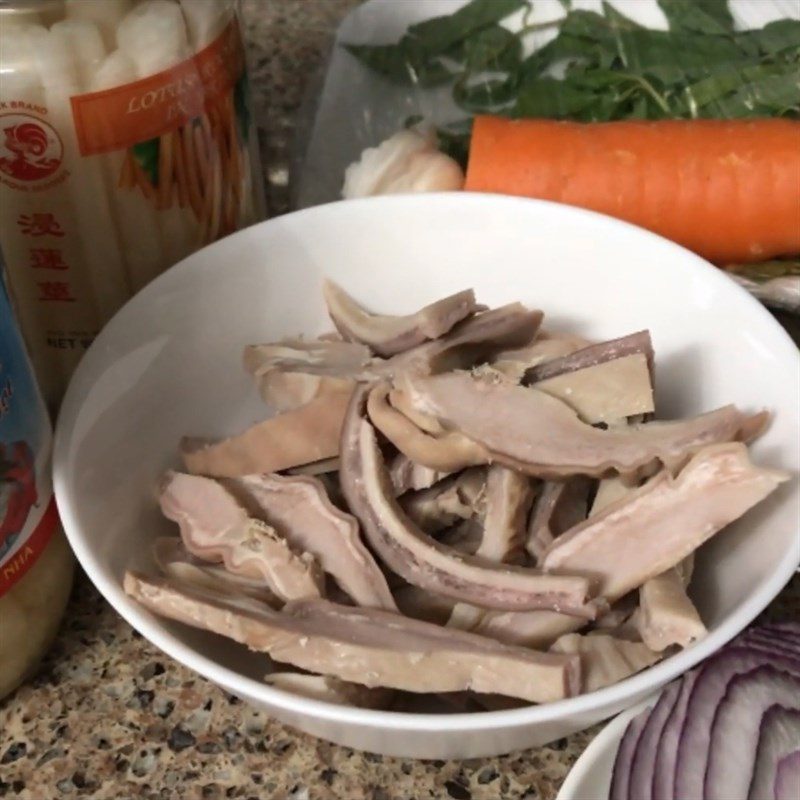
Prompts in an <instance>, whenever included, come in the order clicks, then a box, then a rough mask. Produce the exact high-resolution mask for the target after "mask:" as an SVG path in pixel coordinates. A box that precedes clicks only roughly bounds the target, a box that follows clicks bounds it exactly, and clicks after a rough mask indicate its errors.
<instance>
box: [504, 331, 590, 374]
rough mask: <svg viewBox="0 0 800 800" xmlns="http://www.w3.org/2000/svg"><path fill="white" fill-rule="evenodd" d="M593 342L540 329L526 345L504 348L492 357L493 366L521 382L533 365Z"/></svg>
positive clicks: (572, 351) (565, 354)
mask: <svg viewBox="0 0 800 800" xmlns="http://www.w3.org/2000/svg"><path fill="white" fill-rule="evenodd" d="M590 344H591V342H589V341H588V340H587V339H583V338H582V337H580V336H573V335H571V334H561V333H550V332H547V331H543V330H541V331H539V333H538V336H537V337H536V339H535V340H534V341H533V342H531V343H530V344H528V345H526V346H525V347H521V348H518V349H516V350H504V351H502V352H501V353H498V354H497V355H496V356H495V357H494V358H493V359H492V366H493V367H494V368H495V369H496V370H498V371H499V372H502V373H503V374H504V375H506V376H507V377H508V378H511V380H513V381H514V382H515V383H519V382H520V381H521V380H522V378H523V376H524V375H525V373H526V372H527V371H528V370H529V369H531V368H532V367H536V366H538V365H539V364H544V363H546V362H548V361H552V360H553V359H556V358H561V357H562V356H567V355H569V354H570V353H574V352H575V351H576V350H581V349H582V348H584V347H588V346H589V345H590Z"/></svg>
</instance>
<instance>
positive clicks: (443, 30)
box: [404, 0, 528, 55]
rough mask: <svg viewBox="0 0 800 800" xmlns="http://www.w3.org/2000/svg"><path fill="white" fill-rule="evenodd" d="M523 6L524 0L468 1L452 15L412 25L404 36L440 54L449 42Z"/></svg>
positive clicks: (457, 41)
mask: <svg viewBox="0 0 800 800" xmlns="http://www.w3.org/2000/svg"><path fill="white" fill-rule="evenodd" d="M527 5H528V3H527V2H526V0H472V2H471V3H467V4H466V5H465V6H462V7H461V8H460V9H459V10H458V11H456V12H455V13H454V14H450V15H449V16H445V17H433V18H432V19H426V20H425V21H424V22H418V23H417V24H416V25H412V26H411V27H409V29H408V31H407V32H406V37H407V38H408V40H409V41H411V42H413V46H414V47H415V48H418V49H420V50H422V51H424V52H425V53H427V54H430V55H441V54H442V53H444V52H445V51H446V50H448V49H449V48H450V47H452V46H453V45H455V44H458V43H459V42H462V41H464V40H465V39H466V38H467V37H469V36H471V35H472V34H474V33H476V32H478V31H480V30H482V29H483V28H485V27H486V26H488V25H491V24H492V23H495V22H499V21H500V20H502V19H505V18H506V17H508V16H509V15H511V14H513V13H514V12H515V11H519V10H520V9H521V8H525V7H526V6H527ZM404 38H405V37H404Z"/></svg>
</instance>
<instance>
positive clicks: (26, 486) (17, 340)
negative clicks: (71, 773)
mask: <svg viewBox="0 0 800 800" xmlns="http://www.w3.org/2000/svg"><path fill="white" fill-rule="evenodd" d="M51 450H52V436H51V431H50V419H49V416H48V414H47V409H46V408H45V405H44V402H43V400H42V398H41V395H40V394H39V392H38V389H37V387H36V381H35V379H34V376H33V370H32V369H31V365H30V361H29V360H28V358H27V355H26V353H25V349H24V346H23V343H22V337H21V336H20V334H19V331H18V330H17V328H16V325H15V320H14V315H13V313H12V309H11V303H10V300H9V297H8V295H7V293H6V290H5V285H4V283H3V280H2V272H1V271H0V698H3V697H4V696H5V695H7V694H8V693H9V692H11V691H13V690H14V689H15V688H16V687H17V686H18V685H19V684H20V683H21V682H22V681H23V680H25V678H26V677H28V676H29V675H30V674H31V673H32V672H33V670H34V669H35V668H36V666H37V664H38V663H39V660H40V659H41V657H42V656H43V655H44V652H45V651H46V650H47V648H48V647H49V646H50V644H51V642H52V640H53V637H54V636H55V634H56V630H57V629H58V624H59V622H60V620H61V617H62V615H63V613H64V608H65V607H66V604H67V600H68V598H69V593H70V588H71V586H72V573H73V558H72V553H71V552H70V549H69V546H68V545H67V542H66V539H65V538H64V534H63V532H62V531H61V527H60V524H59V520H58V511H57V510H56V504H55V499H54V497H53V488H52V480H51V476H50V458H51Z"/></svg>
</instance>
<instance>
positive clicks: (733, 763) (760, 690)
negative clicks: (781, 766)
mask: <svg viewBox="0 0 800 800" xmlns="http://www.w3.org/2000/svg"><path fill="white" fill-rule="evenodd" d="M776 704H777V705H782V706H785V707H786V708H792V709H796V710H798V711H800V670H799V671H798V674H796V675H791V674H790V673H788V672H782V671H780V670H778V669H776V668H775V667H773V666H772V665H771V664H767V665H765V666H762V667H757V668H756V669H754V670H750V671H749V672H744V673H741V674H739V675H736V676H734V677H733V678H732V679H731V680H730V682H729V683H728V686H727V688H726V690H725V696H724V697H723V698H722V700H721V702H720V703H719V705H718V706H717V710H716V714H715V715H714V723H713V726H712V728H711V736H710V737H709V743H708V766H707V767H706V777H705V790H704V797H705V798H706V800H731V799H732V798H735V797H747V791H748V789H749V788H750V781H751V780H752V778H753V767H754V764H755V760H756V751H757V749H758V743H759V731H760V728H761V721H762V718H763V716H764V714H765V713H766V711H767V709H769V708H770V707H771V706H773V705H776ZM734 732H735V733H734ZM679 765H680V764H679Z"/></svg>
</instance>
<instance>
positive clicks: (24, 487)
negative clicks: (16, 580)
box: [0, 442, 38, 559]
mask: <svg viewBox="0 0 800 800" xmlns="http://www.w3.org/2000/svg"><path fill="white" fill-rule="evenodd" d="M37 499H38V494H37V492H36V463H35V461H34V456H33V450H32V449H31V447H30V445H29V444H28V443H27V442H12V443H11V444H9V443H7V442H0V559H1V558H2V557H3V556H4V555H5V554H6V553H7V552H8V551H9V550H10V549H11V548H12V547H13V545H14V542H15V541H16V539H17V536H18V535H19V533H20V531H21V530H22V527H23V525H25V520H27V519H28V513H29V512H30V510H31V508H32V507H33V506H34V505H35V504H36V501H37Z"/></svg>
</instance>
